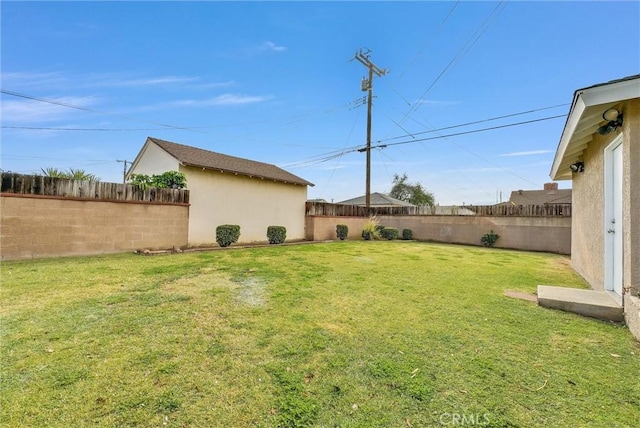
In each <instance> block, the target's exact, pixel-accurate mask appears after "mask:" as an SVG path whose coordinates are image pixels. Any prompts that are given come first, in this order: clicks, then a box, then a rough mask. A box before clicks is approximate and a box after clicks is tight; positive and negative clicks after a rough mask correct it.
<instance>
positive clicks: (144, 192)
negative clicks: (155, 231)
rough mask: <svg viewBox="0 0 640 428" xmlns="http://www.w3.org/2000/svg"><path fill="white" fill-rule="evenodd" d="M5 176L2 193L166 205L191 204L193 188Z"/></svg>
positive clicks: (7, 174)
mask: <svg viewBox="0 0 640 428" xmlns="http://www.w3.org/2000/svg"><path fill="white" fill-rule="evenodd" d="M1 177H2V185H1V189H0V192H1V193H5V194H12V193H13V194H22V195H39V196H54V197H56V196H57V197H65V198H75V199H92V200H104V201H132V202H154V203H165V204H188V203H189V191H188V190H186V189H158V188H147V189H142V188H140V187H139V186H135V185H132V184H121V183H104V182H100V181H83V180H69V179H66V178H55V177H44V176H40V175H23V174H15V173H4V172H3V173H2V174H1Z"/></svg>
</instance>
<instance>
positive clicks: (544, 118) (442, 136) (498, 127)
mask: <svg viewBox="0 0 640 428" xmlns="http://www.w3.org/2000/svg"><path fill="white" fill-rule="evenodd" d="M560 117H567V115H566V114H559V115H557V116H549V117H542V118H540V119H533V120H527V121H524V122H517V123H508V124H506V125H498V126H492V127H490V128H481V129H474V130H471V131H464V132H457V133H455V134H448V135H440V136H435V137H429V138H420V139H415V140H409V141H400V142H397V143H388V144H380V145H377V146H371V148H378V147H382V148H385V147H388V146H399V145H401V144H410V143H418V142H420V141H430V140H438V139H441V138H447V137H456V136H459V135H466V134H475V133H478V132H485V131H493V130H495V129H502V128H509V127H512V126H518V125H526V124H529V123H536V122H542V121H545V120H551V119H558V118H560ZM432 132H433V131H432Z"/></svg>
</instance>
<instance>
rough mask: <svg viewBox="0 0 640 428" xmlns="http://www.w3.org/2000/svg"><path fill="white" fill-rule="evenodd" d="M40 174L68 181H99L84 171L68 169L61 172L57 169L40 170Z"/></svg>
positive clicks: (93, 175)
mask: <svg viewBox="0 0 640 428" xmlns="http://www.w3.org/2000/svg"><path fill="white" fill-rule="evenodd" d="M40 170H41V171H42V173H43V174H44V175H45V176H47V177H55V178H67V179H69V180H85V181H100V177H98V176H96V175H95V174H91V173H88V172H86V171H85V170H84V169H74V168H69V169H68V170H66V171H63V170H61V169H58V168H51V167H48V168H40Z"/></svg>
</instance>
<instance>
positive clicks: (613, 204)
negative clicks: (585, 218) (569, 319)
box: [604, 135, 623, 296]
mask: <svg viewBox="0 0 640 428" xmlns="http://www.w3.org/2000/svg"><path fill="white" fill-rule="evenodd" d="M604 190H605V224H604V229H605V254H604V256H605V263H604V268H605V271H604V278H605V289H606V290H611V291H613V292H614V293H616V294H618V295H620V296H621V295H622V249H623V247H622V241H623V230H622V135H619V136H618V137H617V138H616V139H615V140H614V141H613V142H612V143H611V144H610V145H609V146H608V147H607V148H606V149H605V189H604Z"/></svg>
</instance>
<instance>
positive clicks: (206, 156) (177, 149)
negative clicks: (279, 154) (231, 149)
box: [148, 137, 313, 186]
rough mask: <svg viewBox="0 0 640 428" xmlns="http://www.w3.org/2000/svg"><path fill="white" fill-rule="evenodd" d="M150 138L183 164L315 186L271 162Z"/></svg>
mask: <svg viewBox="0 0 640 428" xmlns="http://www.w3.org/2000/svg"><path fill="white" fill-rule="evenodd" d="M148 139H149V140H150V141H152V142H153V143H155V144H157V145H158V146H159V147H160V148H162V149H163V150H164V151H166V152H167V153H169V154H170V155H171V156H173V157H174V158H176V159H178V161H179V162H180V163H182V164H183V165H187V166H195V167H198V168H205V169H211V170H216V171H224V172H231V173H234V174H240V175H246V176H248V177H258V178H265V179H269V180H274V181H279V182H282V183H292V184H300V185H303V186H313V183H311V182H309V181H307V180H305V179H303V178H300V177H298V176H296V175H293V174H291V173H290V172H287V171H285V170H283V169H282V168H278V167H277V166H275V165H272V164H269V163H264V162H257V161H253V160H249V159H243V158H238V157H235V156H229V155H223V154H222V153H216V152H212V151H209V150H204V149H199V148H197V147H191V146H185V145H184V144H178V143H172V142H170V141H165V140H160V139H159V138H153V137H148Z"/></svg>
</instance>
